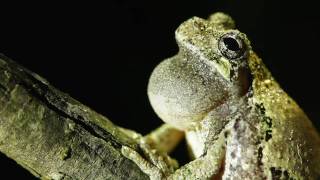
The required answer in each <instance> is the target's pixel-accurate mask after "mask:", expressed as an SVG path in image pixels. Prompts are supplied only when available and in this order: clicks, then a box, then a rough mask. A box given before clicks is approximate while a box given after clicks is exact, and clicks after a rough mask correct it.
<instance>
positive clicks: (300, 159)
mask: <svg viewBox="0 0 320 180" xmlns="http://www.w3.org/2000/svg"><path fill="white" fill-rule="evenodd" d="M249 66H250V69H251V72H252V75H253V84H252V86H253V93H254V96H253V101H254V104H255V105H256V108H257V109H258V110H259V111H260V113H262V114H263V115H264V117H265V118H264V120H263V122H262V124H261V126H263V128H262V129H264V130H265V132H264V138H263V140H262V154H261V155H262V157H261V161H262V163H263V169H264V172H265V173H268V174H269V176H268V177H273V178H274V179H277V177H278V178H279V179H280V178H284V179H289V178H293V179H305V178H306V179H318V178H320V138H319V134H318V133H317V131H316V130H315V128H314V127H313V125H312V123H311V121H310V120H309V119H308V117H307V116H306V115H305V113H304V112H303V110H302V109H301V108H300V107H299V106H298V105H297V104H296V102H294V100H293V99H291V98H290V97H289V96H288V95H287V94H286V92H284V91H283V90H282V89H281V87H280V86H279V85H278V83H277V82H276V81H275V80H274V79H273V77H272V76H271V74H270V72H269V71H268V70H267V69H266V67H265V66H264V65H263V63H262V61H261V59H259V58H258V57H257V56H256V55H255V54H254V53H252V58H250V60H249ZM263 154H268V156H263Z"/></svg>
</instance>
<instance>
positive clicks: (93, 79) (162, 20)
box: [0, 0, 320, 179]
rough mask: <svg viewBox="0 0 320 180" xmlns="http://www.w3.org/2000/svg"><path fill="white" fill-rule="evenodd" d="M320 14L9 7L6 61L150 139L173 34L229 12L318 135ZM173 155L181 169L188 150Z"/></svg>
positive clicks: (195, 4) (204, 4)
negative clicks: (153, 88) (154, 85)
mask: <svg viewBox="0 0 320 180" xmlns="http://www.w3.org/2000/svg"><path fill="white" fill-rule="evenodd" d="M46 2H47V1H46ZM280 2H281V4H280ZM318 7H319V6H318V5H317V4H316V2H312V1H310V0H304V1H288V2H285V1H262V0H260V1H259V0H250V1H249V0H243V1H239V0H206V1H180V2H179V1H171V2H164V1H147V0H146V1H145V2H143V1H130V0H119V1H106V2H104V3H94V2H91V3H89V4H86V3H79V2H77V3H73V4H71V3H69V4H65V3H56V2H52V3H48V2H47V3H45V4H44V3H41V2H37V3H33V4H30V2H28V3H23V4H11V5H3V6H1V8H2V10H1V11H0V52H1V53H4V54H5V55H7V56H8V57H10V58H12V59H14V60H15V61H17V62H19V63H21V64H22V65H24V66H25V67H27V68H29V69H31V70H32V71H34V72H37V73H38V74H40V75H42V76H43V77H45V78H46V79H47V80H49V81H50V82H51V83H52V84H53V85H54V86H56V87H57V88H58V89H60V90H62V91H64V92H67V93H69V94H70V95H71V96H72V97H74V98H76V99H78V100H80V101H81V102H83V103H84V104H86V105H88V106H89V107H91V108H93V109H94V110H96V111H98V112H99V113H101V114H103V115H105V116H107V117H108V118H109V119H111V120H112V121H113V122H114V123H116V124H118V125H120V126H123V127H126V128H130V129H134V130H137V131H139V132H140V133H143V134H145V133H147V132H149V131H150V130H152V129H153V128H155V127H157V126H158V125H160V124H161V120H160V119H159V118H157V116H156V115H155V114H154V112H153V110H152V109H151V107H150V105H149V102H148V99H147V95H146V87H147V82H148V78H149V75H150V73H151V72H152V70H153V68H154V67H155V66H156V65H157V64H158V63H159V62H160V61H161V60H162V59H164V58H166V57H170V56H172V55H174V54H175V53H176V52H177V50H178V49H177V46H176V43H175V40H174V30H175V28H176V27H177V26H178V25H179V24H180V23H181V22H183V21H184V20H186V19H188V18H190V17H192V16H199V17H203V18H206V17H207V16H208V15H209V14H210V13H212V12H215V11H224V12H226V13H229V14H230V15H232V17H233V18H234V19H235V21H236V23H237V27H238V29H240V30H241V31H242V32H244V33H246V34H247V35H248V37H249V38H250V40H251V42H252V46H253V47H254V50H255V51H256V52H257V53H258V54H259V56H260V57H262V59H263V60H264V62H265V63H266V64H267V66H268V67H269V69H270V70H271V72H272V73H273V75H274V77H275V78H276V79H277V80H278V81H279V83H280V84H281V85H282V87H283V88H284V89H285V90H286V91H287V92H288V93H289V94H290V95H291V96H292V97H293V98H294V99H295V100H296V101H297V102H298V103H299V104H300V106H301V107H303V109H304V110H305V111H306V113H307V114H308V115H309V117H310V118H311V119H312V120H313V121H314V123H315V124H316V126H317V127H318V129H319V127H320V122H319V121H318V119H319V117H320V112H319V109H318V108H319V106H318V102H319V100H320V95H319V92H320V91H319V87H318V83H319V80H318V78H319V68H318V65H317V63H318V61H319V60H320V58H319V53H320V49H319V48H320V46H319V45H320V36H319V23H320V21H319V17H320V15H319V13H318V12H319V10H318V9H319V8H318ZM177 152H178V153H177ZM177 152H176V153H175V154H174V156H176V157H177V158H178V159H180V160H182V159H183V158H184V157H185V156H183V155H181V154H184V153H183V152H185V151H184V146H183V144H182V145H180V146H179V150H178V151H177ZM182 161H183V160H182ZM184 162H185V160H184ZM0 166H1V173H2V177H5V176H6V175H9V177H10V179H14V178H24V179H33V178H34V177H32V176H31V175H30V174H29V173H28V172H27V171H25V170H23V169H22V168H20V167H19V166H18V165H16V164H15V162H14V161H12V160H9V159H8V158H6V157H5V156H4V155H1V158H0Z"/></svg>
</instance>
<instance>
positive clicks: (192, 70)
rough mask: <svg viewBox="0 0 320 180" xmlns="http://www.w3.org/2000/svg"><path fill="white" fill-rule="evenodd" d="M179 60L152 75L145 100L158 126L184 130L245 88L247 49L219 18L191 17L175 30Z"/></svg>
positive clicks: (240, 36)
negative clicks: (161, 124)
mask: <svg viewBox="0 0 320 180" xmlns="http://www.w3.org/2000/svg"><path fill="white" fill-rule="evenodd" d="M176 41H177V43H178V45H179V53H178V55H176V56H174V57H172V58H169V59H167V60H165V61H164V62H162V63H161V64H160V65H158V67H157V68H156V69H155V70H154V72H153V73H152V76H151V78H150V81H149V87H148V95H149V99H150V101H151V104H152V106H153V108H154V109H155V111H156V112H157V114H158V115H159V116H160V118H161V119H162V120H164V121H165V122H168V123H170V124H172V125H174V126H175V127H177V128H180V129H188V128H190V126H192V125H193V124H194V123H196V122H199V121H201V120H202V119H203V118H204V117H205V116H206V115H207V114H208V112H210V111H211V110H213V109H214V108H216V107H217V106H219V105H221V104H223V103H224V102H226V101H228V100H230V99H235V98H238V97H241V96H243V95H244V94H246V92H247V91H248V88H249V84H250V79H249V76H250V75H249V70H248V65H247V59H248V57H249V51H250V48H251V47H250V43H249V40H248V39H247V38H246V36H245V35H244V34H243V33H241V32H239V31H238V30H235V29H234V21H233V20H232V19H231V17H230V16H228V15H225V14H223V13H215V14H213V15H212V16H211V17H210V18H209V19H208V20H205V19H201V18H198V17H193V18H191V19H189V20H187V21H185V22H184V23H182V24H181V25H180V26H179V27H178V29H177V30H176Z"/></svg>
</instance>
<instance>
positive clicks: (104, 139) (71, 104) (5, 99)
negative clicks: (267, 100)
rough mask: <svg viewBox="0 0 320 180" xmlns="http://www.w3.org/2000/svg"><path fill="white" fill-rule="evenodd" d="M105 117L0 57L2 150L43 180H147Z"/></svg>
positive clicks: (126, 142)
mask: <svg viewBox="0 0 320 180" xmlns="http://www.w3.org/2000/svg"><path fill="white" fill-rule="evenodd" d="M122 145H127V146H130V147H132V148H134V149H136V150H137V149H138V148H137V144H136V143H135V142H134V141H133V140H132V139H131V138H130V137H128V136H127V135H126V134H124V133H122V131H120V130H119V129H118V128H117V127H116V126H115V125H113V124H112V123H111V122H110V121H109V120H108V119H107V118H105V117H103V116H102V115H100V114H98V113H96V112H95V111H93V110H91V109H90V108H88V107H86V106H84V105H83V104H81V103H80V102H78V101H76V100H74V99H72V98H71V97H70V96H68V95H67V94H65V93H63V92H60V91H59V90H57V89H55V88H54V87H52V86H51V85H50V84H49V83H48V82H47V81H46V80H44V79H43V78H41V77H40V76H39V75H37V74H34V73H32V72H30V71H28V70H27V69H25V68H23V67H22V66H20V65H18V64H17V63H15V62H13V61H12V60H10V59H8V58H7V57H5V56H3V55H0V151H1V152H2V153H4V154H6V155H7V156H8V157H10V158H12V159H14V160H15V161H16V162H18V163H19V164H20V165H21V166H23V167H24V168H26V169H27V170H29V171H30V172H31V173H32V174H34V175H35V176H37V177H39V178H42V179H148V176H147V175H145V174H144V173H143V172H142V171H141V170H140V169H139V168H138V166H137V165H135V164H134V163H133V162H132V161H130V160H128V159H126V158H125V157H124V156H122V154H121V146H122Z"/></svg>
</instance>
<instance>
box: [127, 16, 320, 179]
mask: <svg viewBox="0 0 320 180" xmlns="http://www.w3.org/2000/svg"><path fill="white" fill-rule="evenodd" d="M175 36H176V41H177V43H178V45H179V49H180V50H179V52H178V54H177V55H175V56H173V57H171V58H168V59H165V60H164V61H163V62H162V63H160V64H159V65H158V66H157V67H156V69H155V70H154V71H153V73H152V75H151V78H150V81H149V86H148V96H149V99H150V102H151V105H152V107H153V108H154V110H155V111H156V113H157V114H158V116H159V117H160V118H161V119H162V120H163V121H164V122H166V123H167V124H165V125H163V126H162V127H160V128H159V129H157V130H156V131H154V132H152V133H151V134H149V135H147V136H145V137H141V136H137V137H140V138H137V139H138V140H139V144H140V146H141V149H142V150H143V155H142V154H139V153H138V152H135V151H134V150H132V149H130V148H129V147H126V146H124V147H123V148H122V153H123V154H124V155H125V156H126V157H128V158H129V159H131V160H132V161H134V162H135V163H136V164H137V165H138V166H139V167H140V168H141V169H142V170H143V171H144V172H145V173H146V174H148V175H149V176H150V178H151V179H318V178H320V138H319V135H318V133H317V132H316V130H315V129H314V127H313V125H312V123H311V122H310V120H309V119H308V117H307V116H306V115H305V113H304V112H303V111H302V110H301V109H300V107H299V106H298V105H297V104H296V103H295V102H294V100H292V99H291V98H290V97H289V96H288V95H287V94H286V93H285V92H284V91H283V90H282V89H281V87H280V86H279V84H278V83H277V82H276V81H275V80H274V78H273V77H272V75H271V74H270V72H269V71H268V69H267V68H266V67H265V65H264V64H263V63H262V61H261V59H260V58H259V57H258V56H257V55H256V54H255V53H254V51H253V50H252V47H251V46H250V42H249V40H248V39H247V37H246V35H245V34H243V33H241V32H239V31H238V30H236V29H235V25H234V21H233V20H232V19H231V17H229V16H228V15H225V14H223V13H215V14H213V15H211V16H210V17H209V18H208V20H205V19H201V18H198V17H193V18H191V19H189V20H187V21H185V22H184V23H182V24H181V25H180V26H179V27H178V29H177V30H176V33H175ZM176 129H179V130H181V131H183V132H184V133H185V135H186V138H187V142H188V145H189V149H190V152H191V155H192V157H193V158H194V160H192V161H191V162H189V163H188V164H186V165H184V166H182V167H178V165H177V163H176V161H175V160H173V159H171V158H170V157H169V156H167V155H166V154H167V153H168V152H169V151H171V149H172V147H174V145H175V144H176V143H177V142H178V140H179V139H181V138H180V137H182V136H181V133H180V131H178V130H176Z"/></svg>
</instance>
